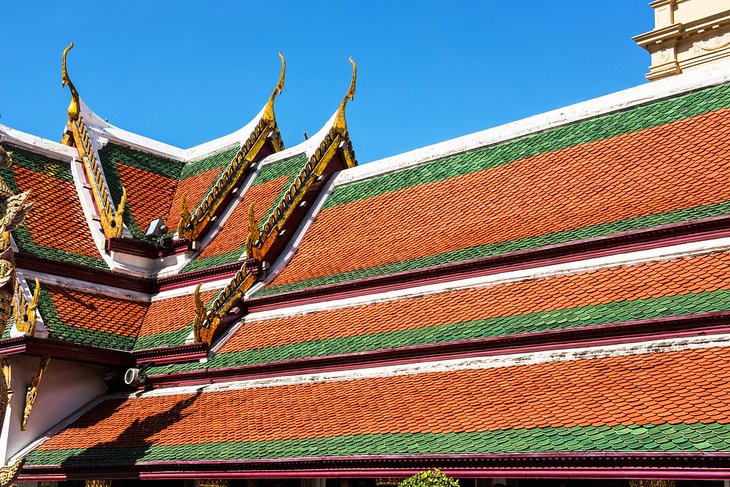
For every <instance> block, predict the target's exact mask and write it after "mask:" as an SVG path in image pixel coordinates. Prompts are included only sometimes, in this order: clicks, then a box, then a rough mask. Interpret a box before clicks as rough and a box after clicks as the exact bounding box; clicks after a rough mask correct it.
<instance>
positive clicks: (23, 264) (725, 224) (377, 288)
mask: <svg viewBox="0 0 730 487" xmlns="http://www.w3.org/2000/svg"><path fill="white" fill-rule="evenodd" d="M727 236H730V216H720V217H713V218H706V219H702V220H695V221H692V222H685V223H676V224H671V225H663V226H660V227H656V228H652V229H649V230H637V231H632V232H625V233H621V234H618V235H612V236H608V237H597V238H592V239H586V240H580V241H577V242H571V243H567V244H559V245H552V246H548V247H541V248H538V249H531V250H524V251H520V252H513V253H509V254H504V255H498V256H494V257H486V258H483V259H474V260H470V261H466V262H459V263H455V264H446V265H442V266H435V267H430V268H427V269H417V270H412V271H405V272H400V273H394V274H388V275H386V276H379V277H372V278H367V279H361V280H358V281H350V282H345V283H340V284H332V285H327V286H320V287H314V288H309V289H304V290H301V291H292V292H288V293H281V294H275V295H271V296H262V297H254V298H252V299H250V300H249V301H247V303H248V306H249V310H250V311H265V310H268V309H274V308H278V307H281V306H283V305H286V306H293V305H297V304H306V303H313V302H321V301H326V300H331V299H339V298H345V297H349V296H360V295H363V294H371V293H374V292H383V291H388V290H396V289H402V288H405V287H409V286H412V285H413V283H414V282H418V283H419V285H420V284H432V283H437V282H443V281H449V280H454V279H463V278H468V277H474V276H480V275H489V274H496V273H500V272H507V271H511V270H519V269H524V268H529V267H535V266H536V265H540V266H546V265H553V264H559V263H563V262H571V261H576V260H583V259H589V258H594V257H602V256H608V255H615V254H620V253H624V252H631V251H637V250H648V249H652V248H657V247H661V246H667V245H676V244H681V243H690V242H696V241H700V240H707V239H710V238H720V237H727ZM178 242H183V241H178ZM15 259H16V262H17V263H18V266H19V267H20V268H21V269H27V270H32V271H36V272H43V273H47V274H54V275H60V276H64V277H70V278H74V279H79V280H84V281H88V282H93V283H99V284H107V285H110V286H114V287H118V288H120V289H128V290H131V291H139V292H143V293H148V294H153V293H156V292H158V291H165V290H169V289H175V288H179V287H184V286H187V285H190V284H193V283H201V282H209V281H215V280H218V279H224V278H227V277H231V276H233V275H234V274H235V273H236V272H237V271H238V269H239V268H240V267H241V262H232V263H230V264H224V265H221V266H217V267H211V268H208V269H201V270H198V271H193V272H186V273H183V274H177V275H174V276H168V277H163V278H158V279H144V278H137V277H133V276H128V275H123V274H119V273H116V272H111V271H105V270H100V269H91V268H89V267H85V266H80V265H75V264H69V263H63V262H58V261H54V260H49V259H44V258H42V257H38V256H34V255H30V254H26V253H22V252H20V253H17V254H16V256H15Z"/></svg>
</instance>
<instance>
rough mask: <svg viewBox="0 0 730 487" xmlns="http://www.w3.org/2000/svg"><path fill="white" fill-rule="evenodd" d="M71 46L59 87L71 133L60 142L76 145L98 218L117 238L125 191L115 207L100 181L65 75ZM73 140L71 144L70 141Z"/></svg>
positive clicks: (76, 95) (76, 97)
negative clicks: (65, 91)
mask: <svg viewBox="0 0 730 487" xmlns="http://www.w3.org/2000/svg"><path fill="white" fill-rule="evenodd" d="M73 47H74V44H73V42H72V43H71V44H69V46H68V47H67V48H66V50H65V51H63V59H62V62H61V76H62V78H63V86H68V87H69V89H70V90H71V104H70V105H69V107H68V125H69V128H70V129H71V136H70V138H69V137H68V136H64V140H63V143H64V144H66V145H74V144H75V145H76V150H77V151H78V153H79V157H80V158H81V160H82V162H83V163H84V170H85V172H86V177H87V178H88V180H89V183H90V184H91V193H92V195H93V197H94V201H95V202H96V206H97V208H99V220H100V223H101V227H102V229H103V230H104V235H105V236H106V237H107V238H111V237H121V236H122V232H123V231H124V223H123V221H122V220H123V216H124V207H125V205H126V203H127V191H126V189H124V187H122V198H121V201H120V202H119V205H118V206H117V207H116V208H115V207H114V204H113V201H112V197H111V195H110V193H109V188H107V185H106V181H105V180H104V173H103V171H102V170H101V164H99V161H98V159H97V157H96V152H95V151H94V146H93V145H92V144H91V140H90V138H89V131H88V129H87V128H86V124H85V123H84V119H83V117H81V105H80V101H79V93H78V91H76V87H74V85H73V83H72V82H71V79H70V78H69V77H68V71H67V70H66V55H67V54H68V51H70V50H71V48H73ZM72 140H73V144H72V143H71V142H72Z"/></svg>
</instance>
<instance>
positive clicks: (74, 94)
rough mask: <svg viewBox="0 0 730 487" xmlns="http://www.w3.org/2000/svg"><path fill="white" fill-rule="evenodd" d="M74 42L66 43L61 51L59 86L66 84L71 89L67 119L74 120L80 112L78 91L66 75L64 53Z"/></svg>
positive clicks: (66, 52) (71, 47)
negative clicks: (61, 80)
mask: <svg viewBox="0 0 730 487" xmlns="http://www.w3.org/2000/svg"><path fill="white" fill-rule="evenodd" d="M73 47H74V43H73V42H72V43H71V44H69V45H68V47H67V48H66V49H64V51H63V59H62V61H61V78H63V83H61V86H68V87H69V89H70V90H71V104H69V106H68V119H69V120H70V121H72V122H73V121H76V120H78V119H79V114H80V113H81V105H80V103H79V92H78V91H76V87H75V86H74V84H73V83H72V82H71V78H69V77H68V70H67V69H66V55H67V54H68V51H70V50H71V49H73Z"/></svg>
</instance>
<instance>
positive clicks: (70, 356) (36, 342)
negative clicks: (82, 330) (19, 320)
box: [0, 336, 208, 367]
mask: <svg viewBox="0 0 730 487" xmlns="http://www.w3.org/2000/svg"><path fill="white" fill-rule="evenodd" d="M20 353H23V354H26V355H34V356H49V357H53V358H59V359H62V360H70V361H74V362H84V363H90V364H97V365H106V366H109V365H114V366H123V367H132V366H134V365H139V364H142V363H145V362H151V363H153V364H155V365H163V364H169V363H180V362H192V361H194V360H200V359H202V358H205V357H207V355H208V346H207V345H206V344H204V343H193V344H190V345H180V346H177V347H165V348H157V349H152V350H142V351H137V352H127V351H124V350H113V349H110V348H102V347H96V346H93V345H85V344H79V343H73V342H67V341H63V340H55V339H52V338H37V337H32V336H22V337H16V338H8V339H5V340H0V355H3V356H5V355H14V354H20Z"/></svg>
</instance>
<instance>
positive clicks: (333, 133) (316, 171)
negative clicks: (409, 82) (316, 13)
mask: <svg viewBox="0 0 730 487" xmlns="http://www.w3.org/2000/svg"><path fill="white" fill-rule="evenodd" d="M350 64H352V79H351V81H350V87H349V88H348V90H347V93H345V97H344V98H343V99H342V102H341V103H340V106H339V108H338V109H337V114H336V115H335V121H334V123H333V124H332V128H331V129H330V130H329V132H328V133H327V135H326V136H325V137H324V139H323V140H322V142H321V143H320V144H319V147H317V150H316V151H315V152H314V154H313V155H312V156H311V157H310V158H309V161H307V164H306V165H305V166H304V168H303V169H302V170H301V171H300V173H299V175H298V176H297V178H296V179H295V180H294V182H293V183H292V184H291V185H290V186H289V189H288V190H287V192H286V193H285V194H284V196H283V197H282V199H281V200H279V203H278V204H277V205H276V208H275V209H274V211H273V213H272V214H271V215H270V216H269V218H268V220H266V223H265V224H264V225H263V228H262V229H261V232H260V234H259V237H258V241H259V243H258V245H256V248H254V249H253V253H256V254H257V255H258V256H259V257H257V258H260V256H262V255H266V252H267V251H268V250H269V249H270V248H271V246H272V245H273V244H274V242H275V241H276V238H277V237H278V236H279V234H280V233H281V231H282V230H283V229H284V225H285V224H286V221H287V219H288V218H289V217H290V216H291V214H292V212H293V211H294V209H295V208H296V207H297V205H299V204H300V203H301V201H302V199H303V198H304V195H305V194H306V193H307V191H308V190H309V188H310V187H311V186H312V185H313V184H314V182H315V181H316V180H317V178H318V177H319V176H321V175H322V173H323V172H324V170H325V168H326V167H327V165H328V164H329V162H330V161H331V160H332V158H333V157H334V156H335V154H336V153H337V151H338V150H340V149H341V151H340V152H341V154H342V158H343V161H344V162H345V164H346V166H347V167H354V166H355V165H357V161H356V159H355V152H354V151H353V148H352V142H350V137H349V134H348V132H347V121H346V120H345V107H346V106H347V102H348V100H353V99H354V98H355V88H356V86H357V64H355V61H353V60H352V58H350Z"/></svg>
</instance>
